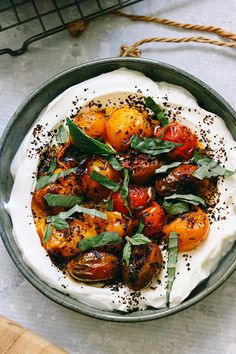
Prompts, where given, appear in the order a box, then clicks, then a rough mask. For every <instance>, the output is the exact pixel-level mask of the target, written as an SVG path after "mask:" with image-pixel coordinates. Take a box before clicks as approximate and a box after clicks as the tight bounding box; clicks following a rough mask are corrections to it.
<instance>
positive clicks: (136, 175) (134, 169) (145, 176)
mask: <svg viewBox="0 0 236 354" xmlns="http://www.w3.org/2000/svg"><path fill="white" fill-rule="evenodd" d="M117 158H118V160H119V161H120V164H121V165H122V166H123V167H125V168H127V169H128V170H129V173H130V180H131V182H132V183H135V184H141V185H144V184H147V183H148V182H150V180H151V179H152V177H153V176H154V174H155V170H156V169H157V168H159V167H161V165H162V162H161V161H160V160H159V159H157V158H156V157H155V156H151V155H148V154H137V153H136V152H134V151H129V152H126V153H124V154H120V155H118V156H117Z"/></svg>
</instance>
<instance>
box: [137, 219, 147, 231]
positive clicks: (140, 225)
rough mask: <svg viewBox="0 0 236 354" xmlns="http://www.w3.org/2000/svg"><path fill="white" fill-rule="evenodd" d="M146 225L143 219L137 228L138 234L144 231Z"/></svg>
mask: <svg viewBox="0 0 236 354" xmlns="http://www.w3.org/2000/svg"><path fill="white" fill-rule="evenodd" d="M144 227H145V225H144V223H143V220H141V221H140V223H139V226H138V228H137V230H136V234H141V233H142V232H143V229H144Z"/></svg>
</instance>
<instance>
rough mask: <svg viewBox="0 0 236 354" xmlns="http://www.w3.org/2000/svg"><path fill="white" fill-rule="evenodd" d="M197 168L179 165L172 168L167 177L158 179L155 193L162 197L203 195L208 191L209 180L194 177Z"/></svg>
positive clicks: (189, 165)
mask: <svg viewBox="0 0 236 354" xmlns="http://www.w3.org/2000/svg"><path fill="white" fill-rule="evenodd" d="M197 168H198V167H197V166H195V165H191V164H186V165H180V166H177V167H176V168H174V169H173V170H172V171H171V172H170V174H169V175H168V176H167V177H164V178H163V177H158V178H157V180H156V184H155V189H156V192H157V193H158V194H159V195H161V196H163V197H167V196H169V195H171V194H173V193H176V192H178V193H183V192H184V193H196V194H200V195H204V194H205V193H206V191H207V190H208V189H209V180H208V179H207V178H205V179H203V180H200V179H198V178H196V177H194V176H193V172H194V171H196V169H197Z"/></svg>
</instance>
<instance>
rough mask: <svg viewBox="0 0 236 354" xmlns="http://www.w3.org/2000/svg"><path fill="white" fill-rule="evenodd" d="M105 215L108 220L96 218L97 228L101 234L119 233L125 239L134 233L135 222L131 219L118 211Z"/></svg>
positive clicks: (106, 212) (108, 212)
mask: <svg viewBox="0 0 236 354" xmlns="http://www.w3.org/2000/svg"><path fill="white" fill-rule="evenodd" d="M104 214H106V215H107V220H103V219H101V218H94V224H95V227H96V229H97V230H99V232H105V231H107V232H118V234H119V235H120V237H124V236H127V235H130V234H131V233H132V231H133V221H132V219H131V218H129V217H128V216H125V215H123V214H121V213H118V212H117V211H105V212H104ZM90 220H91V217H90ZM90 223H91V221H90Z"/></svg>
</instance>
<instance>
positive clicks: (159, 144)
mask: <svg viewBox="0 0 236 354" xmlns="http://www.w3.org/2000/svg"><path fill="white" fill-rule="evenodd" d="M130 142H131V147H132V148H133V149H136V150H138V151H141V152H144V153H146V154H149V155H153V156H156V155H160V154H163V153H166V152H170V151H171V150H173V149H174V148H175V147H176V146H182V144H179V143H173V142H172V141H168V140H158V139H152V138H143V140H142V139H140V138H139V137H138V136H137V135H133V136H132V137H131V138H130Z"/></svg>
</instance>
